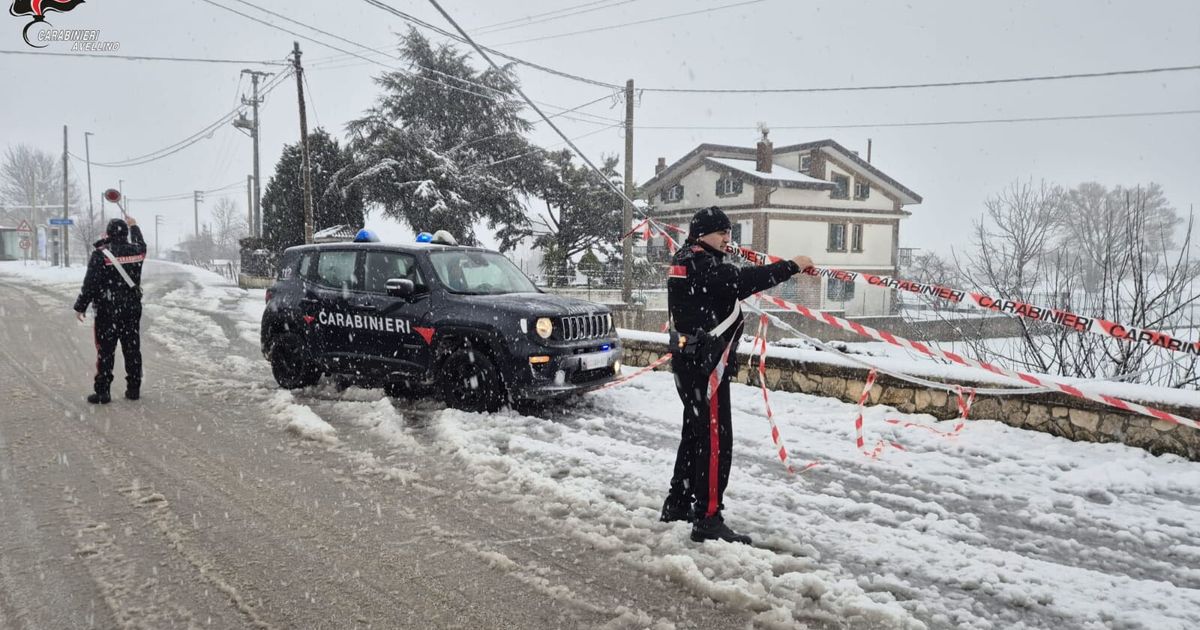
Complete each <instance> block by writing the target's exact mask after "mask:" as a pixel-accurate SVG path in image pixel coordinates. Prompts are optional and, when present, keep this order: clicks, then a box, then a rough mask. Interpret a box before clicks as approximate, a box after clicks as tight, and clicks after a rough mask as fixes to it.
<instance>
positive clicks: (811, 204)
mask: <svg viewBox="0 0 1200 630" xmlns="http://www.w3.org/2000/svg"><path fill="white" fill-rule="evenodd" d="M642 195H643V197H644V198H645V199H646V200H647V201H648V202H649V203H650V212H651V216H653V217H655V218H656V219H658V220H660V221H663V222H667V223H671V224H674V225H678V226H679V227H681V228H683V229H684V230H685V231H686V229H687V225H688V221H689V220H690V219H691V216H692V214H694V213H695V212H696V211H697V210H700V209H701V208H707V207H709V206H718V207H720V208H721V209H722V210H724V211H725V213H726V214H728V215H729V218H730V220H731V221H732V222H733V225H734V227H733V240H734V241H735V242H737V243H739V244H741V245H746V246H749V247H753V248H754V249H756V250H758V251H761V252H766V253H769V254H773V255H776V256H780V257H784V258H790V257H792V256H795V255H797V254H807V255H809V256H811V257H812V259H813V261H815V262H816V263H817V265H821V266H829V267H836V268H840V269H850V270H855V271H865V272H869V273H875V274H882V275H896V267H897V256H898V248H899V242H900V220H901V219H903V218H905V217H907V216H909V215H910V213H909V212H907V211H905V210H904V206H907V205H911V204H918V203H921V197H920V195H918V194H916V193H915V192H913V191H911V190H909V189H908V188H906V187H905V186H903V185H902V184H900V183H899V182H897V181H896V180H894V179H892V178H891V177H889V176H887V175H886V174H884V173H883V171H880V170H879V169H878V168H875V167H874V166H872V165H871V163H870V161H869V160H864V159H862V158H860V157H859V156H858V154H857V153H856V152H854V151H850V150H848V149H846V147H843V146H842V145H840V144H838V143H837V142H835V141H833V140H818V141H816V142H806V143H804V144H793V145H788V146H784V147H779V148H775V147H774V146H773V145H772V143H771V141H770V140H768V139H767V133H766V132H765V131H764V132H763V138H762V140H760V141H759V142H758V146H757V147H755V148H749V147H735V146H726V145H717V144H701V145H700V146H698V147H696V148H695V149H693V150H692V151H691V152H689V153H688V154H687V155H685V156H683V157H682V158H681V159H679V160H677V161H676V162H675V163H673V164H671V165H667V163H666V160H665V159H664V158H659V159H658V164H657V165H656V167H655V174H654V177H653V178H651V179H650V180H649V181H647V182H646V183H645V184H644V185H643V186H642ZM778 290H779V292H780V295H781V296H782V297H785V298H787V299H794V300H797V301H800V302H802V303H803V304H805V305H807V306H810V307H816V308H820V309H823V310H830V311H842V312H844V313H845V314H847V315H851V316H855V315H886V314H889V313H890V312H891V308H892V304H891V300H892V296H891V292H890V291H889V290H886V289H879V288H875V287H864V286H861V285H859V286H856V285H854V284H853V283H847V282H842V281H839V280H826V279H821V278H814V277H812V276H797V277H796V278H795V280H794V281H793V282H789V283H785V284H784V285H781V286H780V287H779V289H778Z"/></svg>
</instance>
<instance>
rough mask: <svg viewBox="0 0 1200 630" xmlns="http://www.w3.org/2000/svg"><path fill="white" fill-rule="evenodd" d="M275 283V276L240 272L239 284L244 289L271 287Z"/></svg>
mask: <svg viewBox="0 0 1200 630" xmlns="http://www.w3.org/2000/svg"><path fill="white" fill-rule="evenodd" d="M274 284H275V278H269V277H266V276H252V275H250V274H246V273H239V274H238V286H239V287H241V288H243V289H269V288H271V286H273V285H274Z"/></svg>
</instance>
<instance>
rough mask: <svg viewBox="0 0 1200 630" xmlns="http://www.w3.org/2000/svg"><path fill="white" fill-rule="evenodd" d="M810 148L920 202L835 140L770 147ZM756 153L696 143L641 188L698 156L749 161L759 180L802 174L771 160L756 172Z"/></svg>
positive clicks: (653, 186) (779, 150) (668, 177)
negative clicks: (767, 166) (765, 169)
mask: <svg viewBox="0 0 1200 630" xmlns="http://www.w3.org/2000/svg"><path fill="white" fill-rule="evenodd" d="M812 149H819V150H821V151H823V152H826V153H828V154H830V155H832V156H833V157H835V158H837V159H838V160H840V161H842V162H844V163H846V164H849V165H852V166H854V167H855V169H856V170H858V171H859V172H860V173H862V174H864V175H866V176H867V177H868V178H870V179H871V180H872V181H873V182H875V183H876V184H877V185H882V186H885V187H887V188H889V189H891V190H892V192H893V193H894V194H895V195H896V196H898V197H899V198H900V200H901V201H902V202H903V203H904V204H917V203H921V196H920V195H918V194H917V193H915V192H913V191H912V190H911V189H909V188H908V187H906V186H904V185H903V184H901V183H900V182H897V181H896V180H895V179H892V178H891V177H890V176H888V175H887V174H886V173H884V172H883V171H881V170H879V169H878V168H876V167H875V166H874V165H872V164H871V163H869V162H867V161H866V160H864V159H862V158H860V157H859V156H858V155H857V154H856V153H854V152H853V151H851V150H849V149H847V148H846V147H844V146H842V145H841V144H838V143H837V142H836V141H834V140H832V139H825V140H816V141H813V142H804V143H800V144H790V145H785V146H779V147H773V148H772V150H771V153H772V155H774V156H778V155H780V154H783V153H793V152H799V151H808V150H812ZM757 154H758V151H757V150H756V149H755V148H754V147H738V146H732V145H727V144H709V143H704V144H701V145H699V146H697V147H696V148H695V149H692V150H691V151H688V153H687V155H684V156H683V157H681V158H679V159H678V160H676V161H675V162H673V163H671V164H670V165H669V166H667V168H665V169H663V171H662V172H661V173H657V174H656V175H655V176H654V177H651V178H650V179H648V180H646V183H644V184H643V185H642V190H643V191H644V192H645V194H646V196H647V197H649V196H651V195H652V194H654V193H655V192H657V190H658V188H659V187H660V186H662V185H663V184H665V183H667V182H673V181H674V180H675V179H676V178H677V177H679V176H680V170H685V171H686V170H690V167H691V166H692V165H693V164H695V163H696V162H699V161H700V160H701V159H703V160H707V161H710V162H713V163H715V164H719V165H721V166H725V167H726V168H734V167H733V166H731V165H727V164H722V163H721V160H728V161H731V162H734V163H740V162H749V164H750V171H752V172H751V173H749V174H750V175H751V176H753V177H756V178H759V180H760V181H764V182H776V181H779V182H783V181H785V180H783V179H781V178H779V177H778V173H776V171H779V170H784V171H789V172H791V173H795V174H796V175H802V174H801V173H798V172H796V171H792V170H791V169H787V168H786V167H782V166H780V165H778V164H773V165H772V166H771V171H772V172H771V173H761V172H758V171H756V170H754V166H755V165H756V157H757ZM738 170H739V171H740V170H742V169H740V168H739V169H738ZM802 176H803V175H802ZM804 177H807V176H804ZM763 178H767V179H763ZM809 179H811V180H812V181H813V182H821V183H825V184H830V182H825V181H824V180H821V179H817V178H815V177H814V178H809ZM785 185H786V184H785ZM792 186H795V187H797V188H805V187H809V186H812V187H814V188H816V187H817V186H816V184H813V183H800V182H794V183H793V184H792Z"/></svg>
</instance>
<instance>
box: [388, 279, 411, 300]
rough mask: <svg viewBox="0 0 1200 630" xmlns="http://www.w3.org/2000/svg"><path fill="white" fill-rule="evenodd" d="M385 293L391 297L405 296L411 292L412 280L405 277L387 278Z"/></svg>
mask: <svg viewBox="0 0 1200 630" xmlns="http://www.w3.org/2000/svg"><path fill="white" fill-rule="evenodd" d="M386 286H387V294H388V295H390V296H392V297H399V298H406V297H409V296H411V295H412V294H413V281H412V280H409V279H407V278H389V279H388V281H387V285H386Z"/></svg>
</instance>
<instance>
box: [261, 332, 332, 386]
mask: <svg viewBox="0 0 1200 630" xmlns="http://www.w3.org/2000/svg"><path fill="white" fill-rule="evenodd" d="M271 374H272V375H273V376H274V377H275V382H276V383H279V386H280V387H283V388H284V389H297V388H300V387H308V386H309V385H316V384H317V381H319V380H321V370H320V369H319V368H318V367H317V365H316V363H314V362H313V360H312V358H311V357H310V356H309V354H308V349H307V348H305V347H304V340H303V339H301V338H300V337H299V336H298V335H283V336H281V337H280V338H279V340H278V341H276V342H275V345H274V346H272V347H271Z"/></svg>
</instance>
